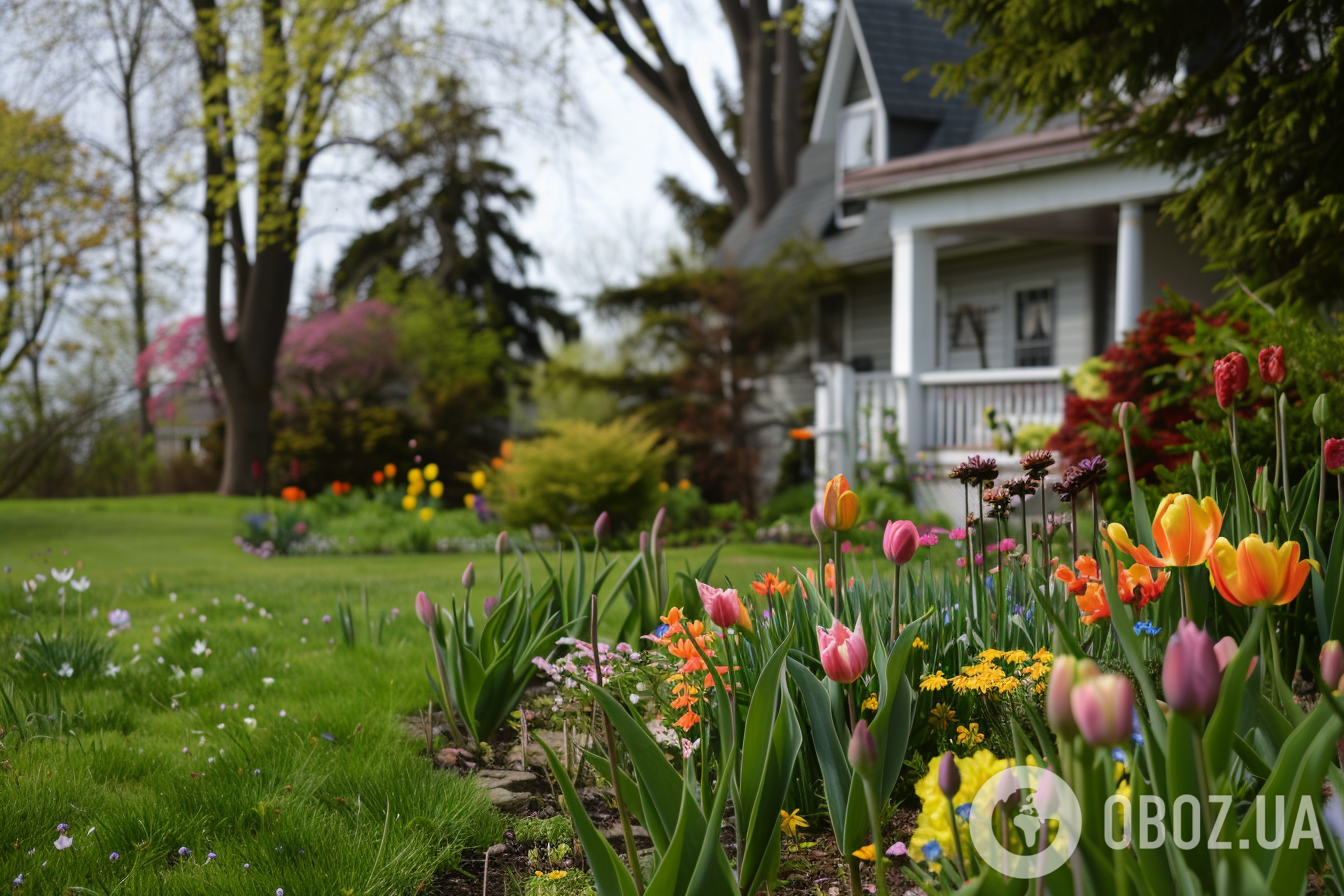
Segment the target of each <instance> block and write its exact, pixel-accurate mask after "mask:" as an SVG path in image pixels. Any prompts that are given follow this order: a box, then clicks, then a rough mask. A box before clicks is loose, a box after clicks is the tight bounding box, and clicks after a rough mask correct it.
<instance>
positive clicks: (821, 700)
mask: <svg viewBox="0 0 1344 896" xmlns="http://www.w3.org/2000/svg"><path fill="white" fill-rule="evenodd" d="M787 663H788V667H789V677H791V678H792V679H793V683H794V684H795V685H797V687H798V692H799V693H800V694H801V695H802V698H803V707H804V708H805V709H806V710H807V718H808V728H809V729H810V731H811V733H812V745H813V747H814V748H815V749H816V752H817V764H818V765H819V766H820V767H821V780H822V785H823V788H824V789H825V791H826V808H827V810H828V811H829V812H830V815H831V827H832V828H833V829H834V831H835V836H836V838H837V839H839V840H842V841H843V840H844V835H845V818H846V817H847V809H848V805H849V792H850V783H851V778H852V777H853V773H852V772H851V771H850V768H849V757H848V756H847V755H846V753H845V747H844V744H843V743H842V742H841V740H840V736H839V734H837V733H836V728H835V721H834V719H833V718H832V716H831V701H830V697H829V696H828V695H827V693H826V688H825V687H824V686H823V685H822V683H821V682H820V681H818V680H817V677H816V676H815V675H813V674H812V673H811V672H810V671H808V669H807V667H806V666H804V665H803V664H802V663H800V662H798V661H797V660H796V659H794V658H793V657H789V659H788V661H787ZM864 824H867V819H865V820H864Z"/></svg>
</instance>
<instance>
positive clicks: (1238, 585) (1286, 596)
mask: <svg viewBox="0 0 1344 896" xmlns="http://www.w3.org/2000/svg"><path fill="white" fill-rule="evenodd" d="M1301 555H1302V546H1301V545H1299V544H1298V543H1297V542H1295V541H1287V542H1284V543H1283V545H1282V546H1279V545H1277V544H1274V543H1273V542H1270V543H1269V544H1265V542H1264V541H1263V540H1261V538H1260V536H1259V535H1256V534H1255V533H1252V534H1250V535H1248V536H1246V537H1245V538H1243V539H1242V541H1241V544H1239V545H1237V546H1236V547H1235V548H1233V547H1232V543H1231V542H1229V541H1228V540H1227V539H1226V538H1220V539H1218V540H1217V541H1216V542H1214V545H1213V550H1212V551H1211V552H1210V553H1209V571H1210V572H1211V574H1212V575H1211V578H1212V579H1213V584H1214V585H1216V586H1217V588H1218V592H1219V593H1220V594H1222V596H1223V597H1225V598H1227V600H1228V601H1229V602H1231V603H1234V604H1236V605H1237V606H1239V607H1261V606H1266V605H1272V606H1280V605H1282V604H1286V603H1289V602H1290V601H1292V600H1293V599H1294V598H1295V597H1297V594H1298V592H1299V591H1301V590H1302V586H1303V585H1304V584H1305V583H1306V581H1307V576H1308V575H1309V574H1310V573H1311V570H1312V568H1313V567H1315V568H1316V569H1317V570H1319V569H1320V566H1319V565H1317V563H1316V561H1315V560H1302V559H1300V558H1301Z"/></svg>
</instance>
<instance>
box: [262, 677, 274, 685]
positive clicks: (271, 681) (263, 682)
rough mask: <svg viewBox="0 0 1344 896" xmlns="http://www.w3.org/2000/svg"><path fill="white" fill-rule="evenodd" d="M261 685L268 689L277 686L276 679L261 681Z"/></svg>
mask: <svg viewBox="0 0 1344 896" xmlns="http://www.w3.org/2000/svg"><path fill="white" fill-rule="evenodd" d="M261 683H262V684H264V685H266V687H270V686H271V685H273V684H275V679H274V678H271V677H269V676H267V677H266V678H263V679H262V680H261Z"/></svg>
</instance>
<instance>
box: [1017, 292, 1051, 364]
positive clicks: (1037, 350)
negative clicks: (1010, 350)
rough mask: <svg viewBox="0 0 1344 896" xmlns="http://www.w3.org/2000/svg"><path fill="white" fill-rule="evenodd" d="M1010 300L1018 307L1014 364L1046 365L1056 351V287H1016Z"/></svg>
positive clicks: (1049, 362)
mask: <svg viewBox="0 0 1344 896" xmlns="http://www.w3.org/2000/svg"><path fill="white" fill-rule="evenodd" d="M1013 302H1014V305H1015V306H1016V308H1017V346H1016V353H1015V354H1016V359H1015V362H1016V364H1017V366H1018V367H1049V366H1050V365H1051V364H1052V363H1053V362H1054V354H1055V352H1054V345H1055V343H1054V329H1055V288H1054V287H1053V286H1037V287H1032V288H1030V289H1018V290H1015V291H1014V293H1013Z"/></svg>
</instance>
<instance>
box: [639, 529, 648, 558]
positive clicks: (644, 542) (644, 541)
mask: <svg viewBox="0 0 1344 896" xmlns="http://www.w3.org/2000/svg"><path fill="white" fill-rule="evenodd" d="M648 551H649V533H648V532H641V533H639V552H640V553H641V554H647V553H648Z"/></svg>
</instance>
